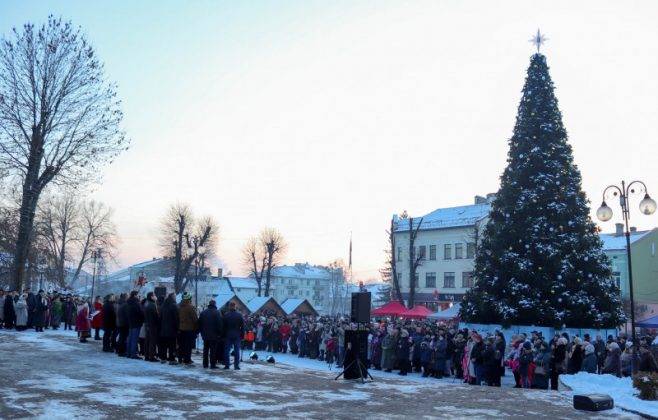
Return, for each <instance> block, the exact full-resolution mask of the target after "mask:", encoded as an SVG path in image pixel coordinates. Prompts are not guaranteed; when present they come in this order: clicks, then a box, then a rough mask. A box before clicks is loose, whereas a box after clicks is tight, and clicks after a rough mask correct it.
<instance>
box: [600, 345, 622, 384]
mask: <svg viewBox="0 0 658 420" xmlns="http://www.w3.org/2000/svg"><path fill="white" fill-rule="evenodd" d="M620 357H621V349H620V348H619V344H617V342H615V341H613V342H612V343H610V344H608V355H607V356H606V358H605V364H604V365H603V373H609V374H611V375H615V376H618V377H621V362H620Z"/></svg>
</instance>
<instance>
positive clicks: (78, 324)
mask: <svg viewBox="0 0 658 420" xmlns="http://www.w3.org/2000/svg"><path fill="white" fill-rule="evenodd" d="M90 329H91V328H90V325H89V309H87V307H86V306H85V307H84V308H82V309H80V310H79V311H78V315H77V316H76V318H75V330H76V331H89V330H90Z"/></svg>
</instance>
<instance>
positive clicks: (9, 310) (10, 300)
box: [2, 292, 27, 330]
mask: <svg viewBox="0 0 658 420" xmlns="http://www.w3.org/2000/svg"><path fill="white" fill-rule="evenodd" d="M2 312H3V314H4V320H5V328H7V329H8V330H10V329H12V328H14V326H15V325H16V309H15V307H14V292H9V293H7V296H5V304H4V306H3V308H2ZM26 316H27V315H26Z"/></svg>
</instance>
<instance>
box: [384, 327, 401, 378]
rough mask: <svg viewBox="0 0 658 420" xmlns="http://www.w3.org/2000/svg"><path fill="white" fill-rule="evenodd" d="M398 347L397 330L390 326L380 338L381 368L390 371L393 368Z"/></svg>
mask: <svg viewBox="0 0 658 420" xmlns="http://www.w3.org/2000/svg"><path fill="white" fill-rule="evenodd" d="M397 348H398V333H397V330H395V329H393V328H390V330H389V332H388V334H386V335H385V336H384V338H383V339H382V369H384V372H391V371H392V370H393V368H395V356H396V351H397Z"/></svg>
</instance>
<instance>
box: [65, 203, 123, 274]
mask: <svg viewBox="0 0 658 420" xmlns="http://www.w3.org/2000/svg"><path fill="white" fill-rule="evenodd" d="M113 214H114V210H113V209H112V208H111V207H107V206H106V205H104V204H103V203H99V202H97V201H93V200H92V201H88V202H85V203H82V204H81V205H80V210H79V214H78V223H77V227H78V229H77V231H76V245H77V247H76V248H77V249H76V251H77V264H76V267H75V272H74V273H73V277H72V280H71V283H75V282H76V281H77V280H78V277H80V273H81V272H82V268H83V267H84V266H85V265H87V264H88V263H89V262H90V261H91V258H92V254H93V251H94V250H99V249H100V250H102V251H103V252H102V255H103V264H104V265H105V266H106V265H107V263H108V262H110V261H113V260H114V258H115V254H116V246H117V242H118V237H117V231H116V226H115V225H114V222H113V221H112V215H113Z"/></svg>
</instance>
